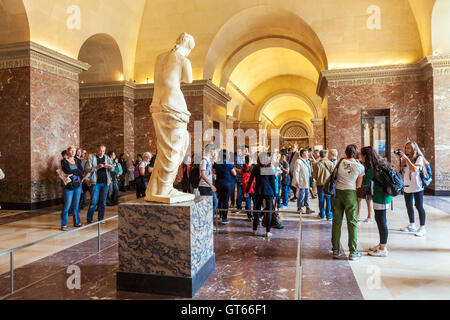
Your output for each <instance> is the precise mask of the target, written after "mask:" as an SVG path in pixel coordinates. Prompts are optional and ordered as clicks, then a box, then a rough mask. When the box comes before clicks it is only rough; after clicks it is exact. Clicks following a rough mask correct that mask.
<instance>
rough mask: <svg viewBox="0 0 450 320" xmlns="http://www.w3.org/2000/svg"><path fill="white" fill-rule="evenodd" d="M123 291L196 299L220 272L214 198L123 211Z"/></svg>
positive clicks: (120, 280)
mask: <svg viewBox="0 0 450 320" xmlns="http://www.w3.org/2000/svg"><path fill="white" fill-rule="evenodd" d="M118 230H119V271H118V272H117V290H124V291H134V292H145V293H158V294H166V295H173V296H181V297H189V298H191V297H194V296H195V293H196V292H197V290H198V289H199V288H200V287H201V286H202V285H203V283H204V282H205V281H206V279H207V278H208V277H209V275H210V274H211V273H212V272H213V271H214V268H215V255H214V242H213V214H212V198H211V197H196V198H195V199H194V200H193V201H188V202H183V203H178V204H159V203H149V202H146V201H145V200H144V199H141V200H137V201H136V202H129V203H124V204H121V205H119V227H118Z"/></svg>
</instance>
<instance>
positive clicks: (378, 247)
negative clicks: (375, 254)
mask: <svg viewBox="0 0 450 320" xmlns="http://www.w3.org/2000/svg"><path fill="white" fill-rule="evenodd" d="M378 249H380V245H379V244H377V245H376V246H375V247H372V248H369V251H377V250H378Z"/></svg>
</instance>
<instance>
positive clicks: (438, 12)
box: [431, 0, 450, 54]
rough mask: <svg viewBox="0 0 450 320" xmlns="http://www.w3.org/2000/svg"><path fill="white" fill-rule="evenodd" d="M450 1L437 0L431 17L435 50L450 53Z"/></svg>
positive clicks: (432, 39)
mask: <svg viewBox="0 0 450 320" xmlns="http://www.w3.org/2000/svg"><path fill="white" fill-rule="evenodd" d="M446 30H447V31H448V30H450V1H447V0H436V3H435V4H434V7H433V13H432V17H431V41H432V48H433V52H436V53H441V54H448V53H450V38H449V36H448V32H447V31H446Z"/></svg>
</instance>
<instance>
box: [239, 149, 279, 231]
mask: <svg viewBox="0 0 450 320" xmlns="http://www.w3.org/2000/svg"><path fill="white" fill-rule="evenodd" d="M253 179H256V183H255V205H254V210H261V208H262V204H263V201H265V202H266V205H265V208H264V210H265V211H268V212H266V213H265V214H266V218H267V226H266V237H270V236H272V233H270V228H271V225H272V223H271V222H272V210H273V198H274V196H275V190H276V189H275V179H274V176H273V169H272V166H271V162H270V154H267V153H265V152H261V153H260V154H259V156H258V163H257V165H256V166H254V167H253V169H252V174H251V176H250V179H249V180H248V184H247V188H246V189H245V194H244V197H248V196H249V194H248V193H249V191H250V188H251V185H252V182H253ZM253 216H254V218H253V234H254V235H256V232H257V230H258V224H259V218H260V216H262V214H261V213H260V212H254V215H253Z"/></svg>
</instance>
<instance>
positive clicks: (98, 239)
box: [97, 222, 100, 252]
mask: <svg viewBox="0 0 450 320" xmlns="http://www.w3.org/2000/svg"><path fill="white" fill-rule="evenodd" d="M97 226H98V237H97V247H98V252H100V222H99V223H98V224H97Z"/></svg>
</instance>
